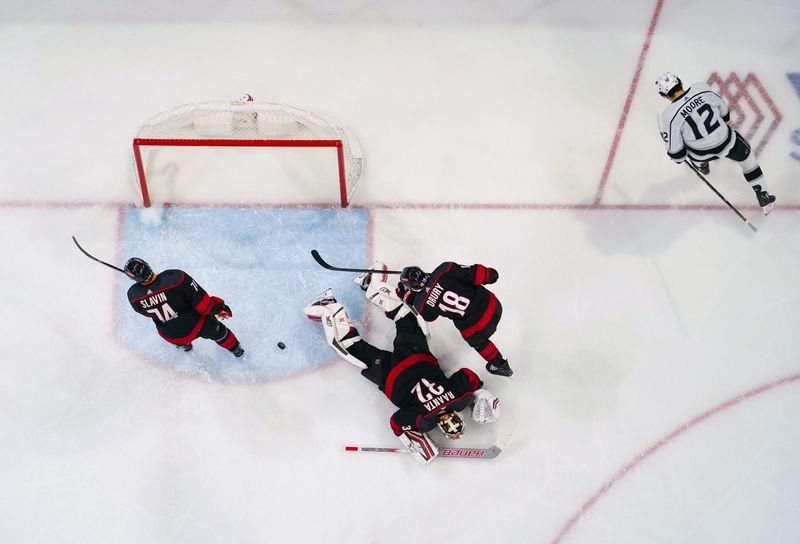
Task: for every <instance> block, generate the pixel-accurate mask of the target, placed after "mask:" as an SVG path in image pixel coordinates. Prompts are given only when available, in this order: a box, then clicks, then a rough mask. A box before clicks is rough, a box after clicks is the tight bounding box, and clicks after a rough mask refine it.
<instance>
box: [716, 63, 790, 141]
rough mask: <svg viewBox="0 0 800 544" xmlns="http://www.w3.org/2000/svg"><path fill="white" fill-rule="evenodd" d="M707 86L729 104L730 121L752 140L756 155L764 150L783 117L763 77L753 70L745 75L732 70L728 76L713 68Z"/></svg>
mask: <svg viewBox="0 0 800 544" xmlns="http://www.w3.org/2000/svg"><path fill="white" fill-rule="evenodd" d="M708 86H709V87H711V89H712V90H714V91H716V92H717V93H719V95H720V96H721V97H722V98H723V99H725V102H727V103H728V106H730V109H731V125H733V126H734V127H735V128H736V130H738V131H739V132H741V133H742V136H744V137H745V139H746V140H747V141H748V142H750V145H751V146H753V149H754V150H755V152H756V155H758V154H759V153H761V150H762V149H764V147H765V146H766V145H767V142H769V139H770V137H771V136H772V133H773V132H775V129H776V128H778V125H779V124H780V122H781V120H782V119H783V115H782V114H781V112H780V111H779V110H778V108H777V106H776V105H775V102H773V101H772V97H770V95H769V94H768V93H767V90H766V89H765V88H764V85H762V84H761V80H759V79H758V77H757V76H756V75H755V74H754V73H752V72H750V73H748V74H747V76H745V78H744V79H742V78H741V77H739V75H737V74H735V73H733V72H731V73H730V75H728V77H726V78H723V77H722V76H720V75H719V74H718V73H717V72H714V73H712V74H711V75H710V76H709V78H708Z"/></svg>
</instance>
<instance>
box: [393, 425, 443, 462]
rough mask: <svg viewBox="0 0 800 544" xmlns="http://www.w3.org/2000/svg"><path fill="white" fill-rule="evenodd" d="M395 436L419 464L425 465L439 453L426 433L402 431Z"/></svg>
mask: <svg viewBox="0 0 800 544" xmlns="http://www.w3.org/2000/svg"><path fill="white" fill-rule="evenodd" d="M397 438H398V439H399V440H400V442H402V443H403V445H404V446H405V447H406V449H407V450H408V452H409V453H410V454H411V456H412V457H414V459H416V460H417V461H418V462H419V463H420V464H423V465H427V464H428V463H430V462H431V461H433V460H434V459H436V457H437V456H438V455H439V448H437V447H436V444H434V443H433V440H431V438H430V437H429V436H428V433H421V432H419V431H403V434H401V435H400V436H398V437H397Z"/></svg>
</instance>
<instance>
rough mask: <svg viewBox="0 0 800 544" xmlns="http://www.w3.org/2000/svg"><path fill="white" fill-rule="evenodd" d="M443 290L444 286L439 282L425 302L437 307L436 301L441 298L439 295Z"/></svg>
mask: <svg viewBox="0 0 800 544" xmlns="http://www.w3.org/2000/svg"><path fill="white" fill-rule="evenodd" d="M443 291H444V287H442V286H441V285H439V284H438V283H437V284H436V285H435V286H434V287H433V289H431V293H430V295H428V300H427V301H426V302H425V304H426V305H427V306H430V307H431V308H433V307H435V306H436V301H437V300H439V295H441V294H442V292H443Z"/></svg>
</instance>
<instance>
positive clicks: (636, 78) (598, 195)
mask: <svg viewBox="0 0 800 544" xmlns="http://www.w3.org/2000/svg"><path fill="white" fill-rule="evenodd" d="M663 6H664V0H658V1H657V2H656V7H655V10H653V17H652V18H651V19H650V26H649V27H648V29H647V36H646V37H645V39H644V44H643V45H642V51H641V53H639V61H638V62H637V63H636V70H634V72H633V80H631V86H630V87H629V88H628V97H627V98H626V99H625V105H624V106H623V107H622V113H621V114H620V116H619V122H618V123H617V130H616V132H614V141H613V142H612V143H611V149H610V150H609V152H608V157H607V158H606V165H605V167H604V168H603V175H602V176H601V177H600V184H599V186H598V187H597V193H596V195H595V197H594V204H600V200H602V198H603V191H605V188H606V182H608V175H609V174H610V173H611V166H612V165H613V164H614V157H616V155H617V148H618V147H619V141H620V139H621V138H622V132H623V130H624V129H625V122H626V121H627V120H628V112H629V111H630V109H631V104H632V103H633V95H634V94H635V93H636V89H637V88H638V87H639V78H640V77H641V75H642V68H643V67H644V61H645V59H646V58H647V52H648V51H649V50H650V41H651V40H652V38H653V34H654V33H655V31H656V25H657V24H658V17H659V15H661V8H662V7H663Z"/></svg>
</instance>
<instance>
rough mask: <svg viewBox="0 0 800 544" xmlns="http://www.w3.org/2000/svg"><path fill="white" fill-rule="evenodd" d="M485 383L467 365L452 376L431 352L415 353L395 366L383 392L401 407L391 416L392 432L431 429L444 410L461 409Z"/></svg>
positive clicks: (398, 433) (400, 432)
mask: <svg viewBox="0 0 800 544" xmlns="http://www.w3.org/2000/svg"><path fill="white" fill-rule="evenodd" d="M482 385H483V382H481V380H480V378H478V376H477V375H476V374H475V373H474V372H473V371H471V370H470V369H468V368H462V369H460V370H458V371H457V372H455V373H454V374H453V375H452V376H450V377H449V378H448V377H446V376H445V375H444V372H442V369H441V368H440V367H439V362H438V361H437V360H436V357H434V356H433V355H431V354H430V353H415V354H413V355H410V356H408V357H406V358H405V359H403V360H402V361H400V362H398V363H397V364H396V365H394V366H393V368H392V370H391V371H390V372H389V375H388V377H387V379H386V384H385V386H384V388H383V392H384V393H385V394H386V396H387V397H389V400H391V401H392V403H394V405H395V406H397V407H399V410H397V411H396V412H395V413H394V414H393V415H392V417H391V420H390V423H391V426H392V431H394V434H395V435H397V436H400V435H401V434H403V431H409V430H410V431H421V432H428V431H430V430H431V429H433V428H434V427H435V426H436V423H437V421H438V414H439V412H441V411H442V410H444V409H448V410H451V411H455V412H460V411H461V410H463V409H464V408H466V407H467V406H469V405H470V404H471V403H472V400H473V398H472V393H473V392H474V391H477V390H478V389H480V388H481V386H482Z"/></svg>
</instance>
